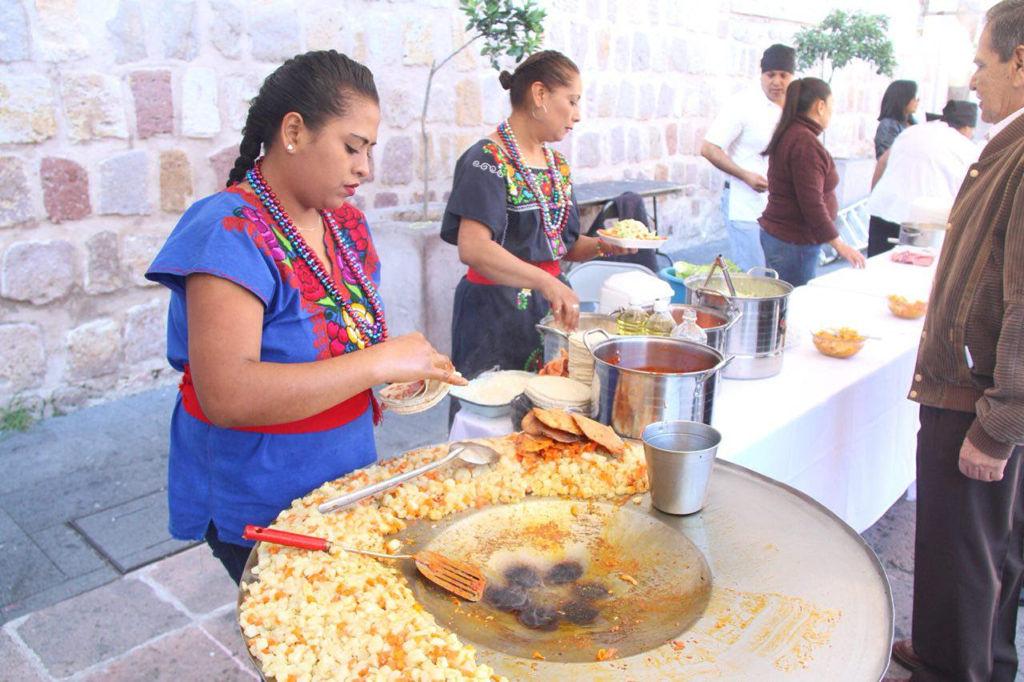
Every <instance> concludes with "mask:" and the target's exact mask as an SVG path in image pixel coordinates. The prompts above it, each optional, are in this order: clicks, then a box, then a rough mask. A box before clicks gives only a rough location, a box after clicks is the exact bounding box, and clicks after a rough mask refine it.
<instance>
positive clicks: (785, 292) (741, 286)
mask: <svg viewBox="0 0 1024 682" xmlns="http://www.w3.org/2000/svg"><path fill="white" fill-rule="evenodd" d="M730 277H731V278H732V283H733V286H735V287H736V294H737V295H736V296H735V297H733V296H730V295H729V291H728V288H727V287H726V284H725V278H723V277H722V276H721V275H715V276H713V277H712V278H711V279H710V280H708V283H707V284H706V285H705V284H704V282H705V280H707V275H693V276H691V277H687V278H686V280H685V283H686V288H687V289H690V290H691V291H697V290H698V289H701V288H702V287H703V288H707V289H711V290H713V291H714V292H715V293H717V294H719V295H721V296H722V297H723V298H727V299H730V300H733V301H743V300H765V299H770V298H783V297H786V296H789V295H790V294H791V293H792V292H793V285H792V284H790V283H789V282H785V281H783V280H781V279H778V278H777V277H762V276H760V275H748V274H742V273H738V274H731V275H730Z"/></svg>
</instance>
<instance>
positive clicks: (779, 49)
mask: <svg viewBox="0 0 1024 682" xmlns="http://www.w3.org/2000/svg"><path fill="white" fill-rule="evenodd" d="M765 71H788V72H789V73H795V72H796V50H794V49H793V48H791V47H790V46H789V45H782V44H780V43H775V44H774V45H772V46H771V47H769V48H768V49H767V50H765V51H764V54H763V55H761V73H764V72H765Z"/></svg>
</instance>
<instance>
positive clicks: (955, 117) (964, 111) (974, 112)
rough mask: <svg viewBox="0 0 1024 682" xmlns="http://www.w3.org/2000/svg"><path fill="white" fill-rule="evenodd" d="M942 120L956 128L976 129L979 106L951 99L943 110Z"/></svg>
mask: <svg viewBox="0 0 1024 682" xmlns="http://www.w3.org/2000/svg"><path fill="white" fill-rule="evenodd" d="M942 120H943V121H945V122H946V123H948V124H949V125H951V126H953V127H954V128H976V127H977V126H978V105H977V104H975V103H974V102H966V101H964V100H962V99H951V100H949V101H948V102H946V106H944V107H943V108H942Z"/></svg>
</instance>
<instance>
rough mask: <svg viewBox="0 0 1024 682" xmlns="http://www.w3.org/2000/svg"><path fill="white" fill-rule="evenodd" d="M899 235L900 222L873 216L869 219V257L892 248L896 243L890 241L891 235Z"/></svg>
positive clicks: (897, 236) (893, 236)
mask: <svg viewBox="0 0 1024 682" xmlns="http://www.w3.org/2000/svg"><path fill="white" fill-rule="evenodd" d="M899 236H900V224H899V223H890V222H889V221H888V220H882V219H881V218H879V217H878V216H876V215H873V216H871V220H869V221H868V258H871V257H872V256H877V255H878V254H880V253H885V252H886V251H889V250H891V249H892V247H893V246H894V245H893V244H890V243H889V237H892V238H893V239H897V238H899Z"/></svg>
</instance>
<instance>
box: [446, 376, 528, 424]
mask: <svg viewBox="0 0 1024 682" xmlns="http://www.w3.org/2000/svg"><path fill="white" fill-rule="evenodd" d="M535 376H537V375H536V374H532V373H531V372H523V371H519V370H514V369H508V370H498V371H493V372H484V373H482V374H480V375H479V376H477V377H476V378H475V379H473V380H472V381H470V382H469V384H467V385H466V386H453V387H452V388H451V394H452V396H454V397H456V398H458V399H459V401H460V402H461V404H462V406H463V407H465V408H466V409H467V410H469V411H470V412H475V413H477V414H479V415H480V416H483V417H504V416H505V415H507V414H511V413H512V405H511V403H512V399H513V398H515V397H516V396H517V395H519V394H520V393H522V392H523V391H524V390H526V383H527V382H528V381H529V380H530V379H532V378H533V377H535Z"/></svg>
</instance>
